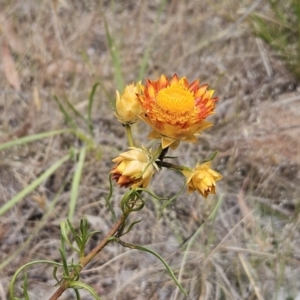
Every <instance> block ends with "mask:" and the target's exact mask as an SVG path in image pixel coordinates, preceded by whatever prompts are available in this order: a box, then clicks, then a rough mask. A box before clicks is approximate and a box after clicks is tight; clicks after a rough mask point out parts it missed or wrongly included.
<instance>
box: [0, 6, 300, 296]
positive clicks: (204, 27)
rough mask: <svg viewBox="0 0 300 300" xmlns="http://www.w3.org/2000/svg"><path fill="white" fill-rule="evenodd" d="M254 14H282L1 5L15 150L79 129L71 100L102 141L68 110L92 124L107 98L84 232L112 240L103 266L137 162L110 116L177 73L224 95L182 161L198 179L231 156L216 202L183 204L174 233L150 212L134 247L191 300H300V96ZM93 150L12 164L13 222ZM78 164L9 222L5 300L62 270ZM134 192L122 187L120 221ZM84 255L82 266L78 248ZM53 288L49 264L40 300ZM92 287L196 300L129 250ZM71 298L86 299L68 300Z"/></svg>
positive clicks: (3, 163) (35, 290) (90, 166)
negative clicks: (116, 176) (121, 100)
mask: <svg viewBox="0 0 300 300" xmlns="http://www.w3.org/2000/svg"><path fill="white" fill-rule="evenodd" d="M254 12H264V13H268V5H267V1H264V0H261V1H256V2H254V3H253V1H247V0H245V1H240V0H228V1H222V2H220V1H218V0H214V1H208V0H204V1H200V0H196V1H175V0H173V1H140V2H137V1H124V2H123V1H122V2H121V1H96V0H95V1H75V0H73V1H72V0H56V1H52V2H49V1H34V0H26V1H13V2H12V1H6V0H3V1H1V3H0V32H1V35H0V44H1V47H2V57H1V60H0V73H1V75H2V76H0V87H1V88H0V113H1V114H0V145H1V144H4V143H7V142H10V141H15V140H17V139H20V138H23V137H26V136H31V135H35V134H38V133H42V132H50V131H54V130H60V129H67V128H70V126H71V125H70V123H68V122H67V121H66V118H65V116H64V114H63V113H62V111H61V109H60V108H59V105H58V102H57V101H55V97H57V99H58V100H59V103H61V104H62V105H63V106H64V107H65V108H66V110H67V111H68V113H69V115H71V116H72V118H73V120H75V121H76V122H77V124H78V126H79V129H80V130H81V131H82V132H84V133H85V134H86V136H89V134H88V132H89V130H88V126H87V124H86V122H85V121H83V119H82V118H81V117H80V116H76V115H75V114H74V112H72V109H71V108H70V106H68V103H71V104H72V105H73V106H74V107H75V108H76V109H77V110H78V111H79V112H80V113H81V114H82V115H86V112H87V109H88V104H89V101H88V99H89V94H90V92H91V90H92V87H93V85H94V84H95V83H96V82H99V83H100V85H99V86H98V88H97V90H96V93H95V96H94V103H93V107H92V115H91V116H92V125H93V127H94V137H92V138H91V139H92V143H93V144H94V146H95V147H94V149H93V150H89V151H88V152H87V154H86V158H85V164H84V168H83V174H82V178H81V180H80V189H79V195H78V199H77V203H76V208H75V214H74V217H73V219H72V223H73V224H74V226H75V227H76V228H77V227H78V224H79V220H80V218H82V217H83V216H86V217H87V220H88V222H89V226H90V229H91V230H99V231H100V233H98V234H97V235H95V236H94V237H93V238H92V239H91V240H90V242H89V243H88V249H87V251H88V250H89V249H92V248H93V247H94V246H95V245H96V244H97V242H98V241H99V240H100V239H101V238H103V237H104V235H105V234H106V233H107V231H108V230H109V228H110V227H111V226H112V225H113V221H112V218H111V215H110V213H109V210H108V209H107V207H106V206H105V198H104V197H105V196H107V195H108V192H109V181H108V173H109V172H110V170H111V168H112V166H113V163H112V162H111V160H112V159H113V158H114V157H116V156H117V155H118V154H119V153H120V151H125V150H126V147H127V146H126V137H125V131H124V128H123V127H122V125H121V124H120V123H119V122H118V121H117V119H116V118H115V116H114V113H113V110H112V108H111V105H110V102H111V101H112V100H113V99H114V97H115V90H116V89H117V88H119V87H120V86H121V85H122V81H123V83H124V84H127V83H131V82H132V81H137V80H139V79H141V80H142V81H143V82H144V81H145V78H150V79H152V80H155V79H157V78H158V76H159V75H160V74H166V75H167V76H169V77H170V76H172V75H173V74H174V73H177V74H178V75H179V76H186V77H187V78H188V79H189V80H191V81H192V80H195V79H197V78H199V79H200V80H201V83H203V84H206V83H207V84H209V87H210V89H214V90H215V95H216V96H218V97H219V98H220V100H219V102H218V107H217V109H216V113H215V114H214V115H213V116H211V117H210V121H212V122H213V123H214V127H212V128H211V129H209V130H207V131H205V132H204V133H203V134H202V135H201V136H200V137H199V139H198V143H196V144H191V143H190V144H188V143H186V144H184V143H182V144H181V145H180V146H179V147H178V148H177V149H176V150H175V151H172V153H169V154H170V155H172V156H176V158H175V159H173V162H176V163H178V164H181V165H187V166H191V167H192V166H193V165H195V163H196V162H197V161H199V160H201V159H204V158H206V157H208V156H209V155H211V154H212V153H213V152H214V151H215V150H218V151H219V153H218V155H217V157H216V159H215V160H214V162H213V166H214V168H215V169H216V170H217V171H218V172H220V173H221V174H222V175H223V177H224V178H223V180H222V181H220V182H218V185H217V195H216V196H210V197H209V198H208V199H207V200H205V199H203V198H202V197H201V196H200V195H198V194H191V195H188V194H186V193H185V192H183V193H182V194H181V195H180V196H179V197H178V198H177V199H176V201H175V202H173V204H172V205H171V206H170V207H168V208H167V209H165V210H164V213H163V215H162V216H161V218H159V209H160V205H161V204H160V203H159V201H157V200H153V199H151V198H150V197H149V198H147V201H146V205H145V207H144V208H143V210H142V211H140V212H137V213H136V215H134V214H133V215H132V218H131V220H132V221H134V220H137V219H141V222H140V223H138V224H137V225H136V226H135V227H134V228H133V230H132V231H131V232H130V233H129V234H128V235H127V236H125V237H124V239H125V240H126V241H127V242H129V243H134V244H139V245H144V246H147V247H149V248H151V249H153V250H155V251H157V252H158V253H159V254H160V255H161V256H162V257H164V258H165V259H166V261H167V262H168V263H169V265H170V266H171V268H172V270H173V271H174V273H175V276H176V277H177V278H179V279H180V282H181V283H182V285H183V287H184V288H185V290H186V291H187V292H188V294H189V298H188V299H278V300H281V299H284V300H287V299H296V297H297V295H298V298H297V299H299V297H300V296H299V295H300V283H299V280H298V278H299V276H300V268H299V266H300V250H299V249H300V239H299V238H300V236H299V230H298V228H299V222H300V218H299V209H300V200H299V190H300V188H299V184H298V183H299V179H300V178H299V177H300V173H299V163H300V156H299V150H300V143H299V139H298V137H299V134H300V122H299V120H300V118H299V115H300V113H299V112H300V101H299V100H300V85H299V82H297V80H296V79H294V77H293V74H291V73H289V71H288V70H287V69H286V67H285V65H284V62H282V61H281V59H280V56H279V55H278V54H277V53H276V52H275V51H274V50H273V49H271V48H270V47H269V46H268V45H266V44H264V43H263V42H262V41H261V40H260V39H259V38H258V37H257V36H256V35H255V34H254V32H253V24H252V18H251V14H252V13H254ZM111 43H112V44H111ZM112 52H113V55H115V56H114V58H112ZM118 70H122V76H121V77H120V76H119V75H118V74H119V73H118ZM118 76H119V77H118ZM148 132H149V129H148V128H147V127H146V126H145V125H143V124H138V126H135V128H134V136H135V139H136V140H138V141H140V143H141V144H144V145H147V146H149V145H151V143H152V142H150V141H148V140H147V134H148ZM84 144H85V143H84V142H83V141H82V139H80V138H79V137H78V136H76V135H74V134H72V133H69V132H65V133H63V134H56V135H52V136H50V137H48V138H44V139H40V140H37V141H35V142H31V143H26V144H22V145H20V146H13V147H8V148H6V149H4V150H2V151H1V152H0V207H3V206H4V204H5V203H10V202H9V201H10V199H13V197H15V196H16V195H17V194H18V193H19V192H21V191H22V190H23V191H24V190H25V191H26V189H28V187H30V184H31V183H32V182H34V180H35V179H37V178H38V177H39V176H41V175H42V174H43V172H45V171H47V170H49V168H51V167H52V166H53V165H54V164H55V163H56V162H57V161H59V160H60V159H61V158H63V157H64V156H65V155H68V154H69V153H70V151H71V150H70V149H73V150H72V151H76V149H80V148H81V147H82V146H83V145H84ZM76 160H77V156H76V155H74V156H73V158H72V159H69V160H67V161H66V162H65V163H64V164H62V165H61V166H60V167H59V168H57V170H56V171H54V172H53V173H52V174H51V175H50V176H47V177H46V178H45V180H42V182H41V183H40V184H39V185H38V186H37V187H36V188H35V189H34V190H30V192H28V193H25V194H24V195H23V196H21V197H20V199H19V200H18V201H16V202H15V203H14V204H12V205H11V207H10V208H9V209H8V210H6V211H5V213H3V214H1V215H0V263H1V264H0V299H3V300H5V299H9V294H8V287H9V283H10V281H11V279H12V276H13V274H14V273H15V271H16V270H17V269H18V268H19V267H21V266H22V265H25V264H26V263H29V262H31V261H34V260H38V259H42V260H52V261H57V262H60V261H61V258H60V253H59V250H58V248H59V247H60V223H61V222H62V221H65V220H66V219H67V217H68V213H69V207H70V205H69V203H70V197H71V194H72V178H73V172H74V170H75V169H76ZM182 184H183V178H182V177H181V176H180V175H179V174H177V173H175V172H172V171H170V170H165V169H164V170H162V171H161V172H159V173H158V174H157V175H156V176H155V177H154V180H153V181H152V183H151V190H152V191H153V192H155V193H157V194H158V195H160V196H165V197H171V196H174V194H176V193H177V192H178V191H179V190H180V188H181V186H182ZM125 191H126V190H125V189H119V188H118V187H117V186H116V185H114V194H113V199H112V201H113V202H112V203H113V205H114V207H115V209H116V210H117V213H119V212H120V211H119V208H118V207H119V201H120V197H121V195H123V194H124V193H125ZM214 212H216V214H214ZM212 216H213V217H212ZM68 255H69V259H70V261H71V259H72V258H73V259H74V261H76V259H77V257H76V255H75V254H74V253H73V252H72V250H71V249H68ZM52 273H53V266H49V265H45V264H37V265H33V266H30V267H29V268H28V269H27V275H28V293H29V298H30V299H31V300H35V299H48V298H49V297H50V296H51V294H52V293H53V292H54V289H53V286H54V285H55V283H56V281H55V280H54V278H53V274H52ZM57 273H58V276H59V275H60V270H59V271H58V272H57ZM23 279H24V277H23V273H22V274H21V275H19V276H18V279H17V281H16V285H15V291H16V295H17V296H18V297H23V296H22V284H23ZM81 281H83V282H85V283H87V284H90V285H91V286H92V287H93V288H94V289H95V290H96V292H97V293H98V294H99V295H100V296H101V299H108V300H109V299H121V300H123V299H124V300H127V299H140V300H144V299H162V300H163V299H186V297H185V296H184V295H183V294H181V293H180V291H178V290H176V286H175V284H174V283H173V281H172V279H171V278H170V276H169V274H168V273H167V272H166V270H165V268H164V266H163V265H162V264H161V262H160V261H159V260H158V259H157V258H155V257H154V256H151V255H150V254H148V253H144V252H138V251H137V250H130V249H126V248H123V247H121V246H120V245H116V244H111V245H109V246H108V247H106V248H105V250H104V251H103V252H102V253H100V254H99V256H98V257H97V258H96V259H95V260H93V262H92V263H91V264H89V265H88V266H87V268H86V269H85V270H84V271H83V272H82V276H81ZM80 294H81V296H82V299H92V297H91V296H90V295H89V294H88V293H87V292H85V291H83V290H82V291H80ZM60 299H75V296H74V293H73V292H71V291H67V292H65V293H64V294H63V296H62V297H61V298H60Z"/></svg>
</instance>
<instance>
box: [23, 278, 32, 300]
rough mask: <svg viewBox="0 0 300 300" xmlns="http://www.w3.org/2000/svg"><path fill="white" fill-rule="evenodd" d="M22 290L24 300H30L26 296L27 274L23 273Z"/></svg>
mask: <svg viewBox="0 0 300 300" xmlns="http://www.w3.org/2000/svg"><path fill="white" fill-rule="evenodd" d="M22 289H23V294H24V298H25V300H30V299H29V295H28V277H27V273H24V284H23V285H22Z"/></svg>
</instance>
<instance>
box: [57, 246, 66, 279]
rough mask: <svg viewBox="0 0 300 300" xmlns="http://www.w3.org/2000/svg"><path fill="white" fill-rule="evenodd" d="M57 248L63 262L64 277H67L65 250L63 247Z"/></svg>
mask: <svg viewBox="0 0 300 300" xmlns="http://www.w3.org/2000/svg"><path fill="white" fill-rule="evenodd" d="M58 250H59V252H60V255H61V259H62V262H63V269H64V277H65V278H67V277H69V266H68V264H67V259H66V251H65V249H63V248H59V249H58Z"/></svg>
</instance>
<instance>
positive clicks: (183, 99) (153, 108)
mask: <svg viewBox="0 0 300 300" xmlns="http://www.w3.org/2000/svg"><path fill="white" fill-rule="evenodd" d="M207 88H208V85H202V86H200V85H199V80H195V81H193V82H192V83H189V82H188V80H187V79H186V78H185V77H182V78H180V79H179V78H178V76H177V75H176V74H174V75H173V77H172V78H171V80H168V79H167V77H166V76H164V75H161V76H160V78H159V79H158V80H156V81H151V80H147V82H146V85H145V88H144V91H143V93H139V94H138V99H139V101H140V103H141V106H142V113H141V118H142V119H143V120H144V121H145V122H146V123H147V124H148V125H150V126H151V127H152V129H153V130H152V132H151V133H150V134H149V138H151V139H161V140H162V148H166V147H169V146H170V147H171V148H172V149H175V148H176V147H177V146H178V145H179V143H180V141H187V142H196V141H197V139H196V137H195V134H197V133H200V132H201V131H202V130H204V129H206V128H208V127H210V126H212V123H210V122H207V121H205V119H206V118H207V117H208V116H209V115H211V114H213V113H214V109H215V107H216V101H217V100H218V97H214V98H213V97H212V95H213V93H214V91H213V90H207Z"/></svg>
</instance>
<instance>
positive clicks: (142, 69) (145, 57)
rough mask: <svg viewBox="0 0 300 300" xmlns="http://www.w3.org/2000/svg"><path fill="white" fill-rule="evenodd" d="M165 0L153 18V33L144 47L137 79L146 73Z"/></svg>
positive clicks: (140, 78)
mask: <svg viewBox="0 0 300 300" xmlns="http://www.w3.org/2000/svg"><path fill="white" fill-rule="evenodd" d="M166 2H167V1H166V0H162V1H161V3H160V5H159V7H158V11H157V16H156V19H155V24H154V30H153V35H152V37H151V39H150V41H149V43H148V45H147V47H146V50H145V51H144V55H143V58H142V62H141V65H140V70H139V74H138V80H137V81H139V80H142V79H143V78H144V76H145V74H146V69H147V65H148V61H149V56H150V51H151V49H152V47H153V44H154V41H155V38H156V34H157V27H158V25H159V23H160V22H159V20H160V17H161V14H162V12H163V10H164V8H165V6H166Z"/></svg>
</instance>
